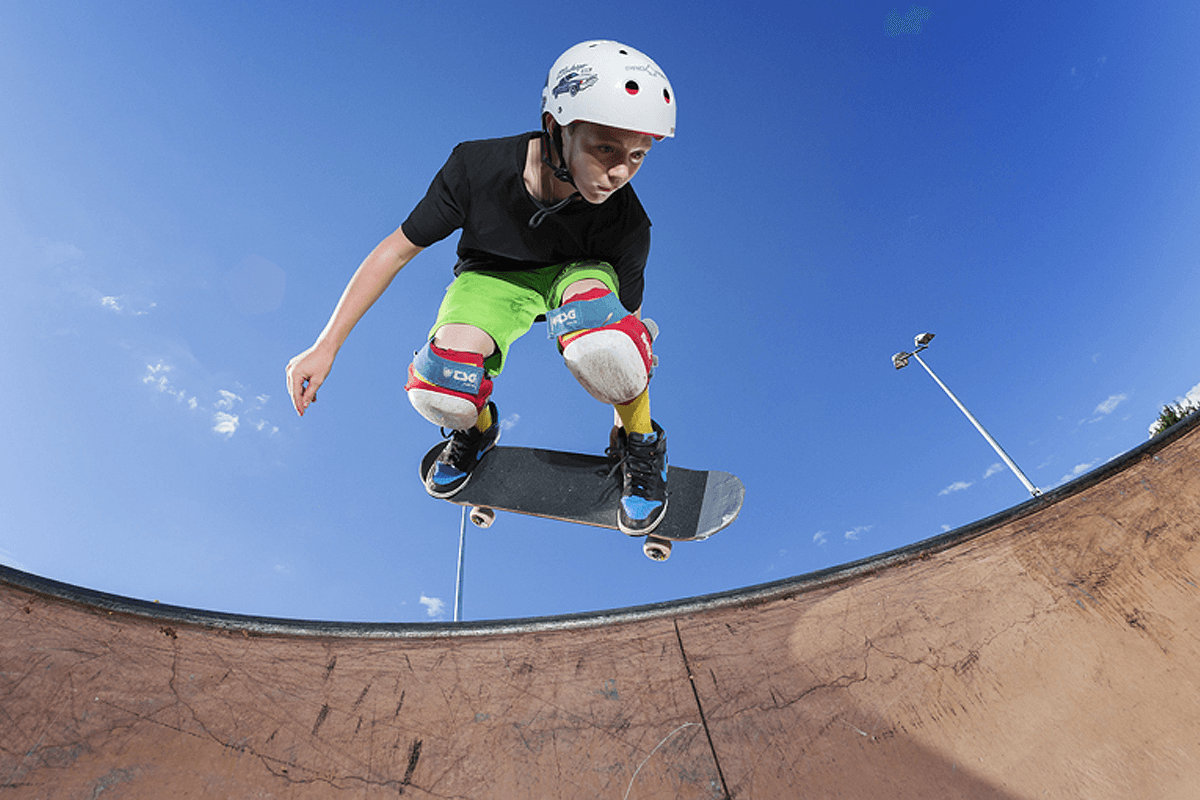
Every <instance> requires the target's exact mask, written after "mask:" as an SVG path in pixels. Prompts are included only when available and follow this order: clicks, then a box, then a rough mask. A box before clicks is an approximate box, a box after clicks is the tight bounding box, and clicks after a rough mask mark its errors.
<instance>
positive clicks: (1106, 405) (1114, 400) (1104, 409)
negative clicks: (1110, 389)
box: [1092, 394, 1129, 416]
mask: <svg viewBox="0 0 1200 800" xmlns="http://www.w3.org/2000/svg"><path fill="white" fill-rule="evenodd" d="M1128 399H1129V395H1127V394H1114V395H1109V398H1108V399H1107V400H1105V401H1104V402H1103V403H1101V404H1100V405H1098V406H1096V410H1095V411H1093V412H1092V413H1093V414H1099V415H1103V416H1107V415H1109V414H1111V413H1112V412H1114V411H1116V410H1117V406H1119V405H1121V403H1124V402H1125V401H1126V400H1128Z"/></svg>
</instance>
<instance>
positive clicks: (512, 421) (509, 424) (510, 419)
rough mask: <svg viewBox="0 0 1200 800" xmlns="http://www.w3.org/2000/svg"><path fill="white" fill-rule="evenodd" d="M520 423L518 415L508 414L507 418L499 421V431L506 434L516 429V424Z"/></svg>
mask: <svg viewBox="0 0 1200 800" xmlns="http://www.w3.org/2000/svg"><path fill="white" fill-rule="evenodd" d="M520 421H521V415H520V414H509V415H508V416H507V417H505V418H504V419H502V420H500V431H501V432H502V433H507V432H508V431H511V430H512V429H513V428H515V427H517V423H518V422H520Z"/></svg>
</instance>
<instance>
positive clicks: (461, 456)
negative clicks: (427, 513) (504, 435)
mask: <svg viewBox="0 0 1200 800" xmlns="http://www.w3.org/2000/svg"><path fill="white" fill-rule="evenodd" d="M488 407H489V408H491V410H492V424H491V426H490V427H489V428H488V429H487V430H486V431H481V430H479V429H478V428H476V427H471V428H468V429H467V430H465V431H451V433H450V441H448V442H446V446H445V447H444V448H442V452H441V453H440V454H438V457H437V460H436V461H434V462H433V466H432V467H430V468H429V474H428V475H426V476H425V490H426V491H427V492H429V493H430V494H431V495H433V496H434V497H440V498H446V497H453V496H454V495H455V494H456V493H457V492H458V491H459V490H460V489H462V488H463V487H464V486H466V485H467V481H468V480H469V479H470V478H471V473H472V472H473V471H474V469H475V467H476V466H478V464H479V462H480V461H481V460H483V457H484V456H485V455H487V452H488V451H489V450H491V449H492V448H493V447H495V446H496V442H497V440H499V439H500V414H499V412H498V411H497V410H496V404H495V403H488Z"/></svg>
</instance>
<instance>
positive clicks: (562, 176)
mask: <svg viewBox="0 0 1200 800" xmlns="http://www.w3.org/2000/svg"><path fill="white" fill-rule="evenodd" d="M552 143H553V147H554V153H555V155H557V156H558V160H559V162H560V164H561V166H555V165H554V163H553V162H551V161H550V147H551V144H552ZM542 163H543V164H545V165H546V166H547V167H549V168H550V171H551V172H553V173H554V177H555V178H558V179H559V180H560V181H562V182H563V183H569V184H571V186H575V179H574V178H572V177H571V170H569V169H567V157H566V156H565V155H563V140H562V127H561V126H560V127H559V128H558V130H557V131H555V132H554V135H553V136H551V135H550V131H549V130H547V129H546V127H545V126H543V127H542Z"/></svg>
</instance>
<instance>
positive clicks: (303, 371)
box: [287, 228, 424, 416]
mask: <svg viewBox="0 0 1200 800" xmlns="http://www.w3.org/2000/svg"><path fill="white" fill-rule="evenodd" d="M422 249H424V248H421V247H418V246H416V245H415V244H413V243H412V242H411V241H409V239H408V237H407V236H405V235H404V232H403V231H402V230H401V229H400V228H397V229H396V230H395V231H394V232H393V233H391V234H390V235H389V236H388V237H387V238H386V239H384V240H383V241H382V242H380V243H379V245H378V246H377V247H376V248H375V249H374V250H372V251H371V254H370V255H369V256H367V257H366V259H365V260H364V261H363V262H362V265H361V266H359V268H358V270H357V271H356V272H355V273H354V277H353V278H351V279H350V283H349V284H347V285H346V290H345V291H344V292H342V298H341V300H339V301H338V304H337V308H335V309H334V310H333V315H332V316H331V317H330V318H329V322H328V323H327V324H326V325H325V329H324V330H323V331H321V335H320V336H318V337H317V341H316V342H315V343H314V344H313V346H312V347H310V348H308V349H307V350H305V351H304V352H303V353H301V354H300V355H298V356H296V357H295V358H293V359H292V360H291V361H289V362H288V365H287V387H288V394H289V395H290V396H291V398H292V405H293V406H294V407H295V409H296V413H297V414H299V415H300V416H304V412H305V411H307V410H308V406H309V405H310V404H311V403H312V402H313V401H314V400H316V398H317V390H318V389H320V388H321V384H322V383H324V382H325V378H326V377H328V375H329V371H330V370H331V369H333V360H334V359H335V358H337V354H338V351H339V350H340V349H341V348H342V344H343V343H344V342H345V341H346V337H347V336H349V335H350V331H351V330H353V329H354V326H355V325H357V324H358V321H359V320H360V319H362V316H363V314H365V313H367V309H369V308H370V307H371V306H372V305H374V303H375V301H376V300H378V299H379V297H380V295H382V294H383V292H384V290H386V289H387V287H388V286H389V285H390V284H391V282H392V280H393V279H394V278H395V277H396V275H397V274H399V272H400V270H401V269H402V268H403V267H404V265H405V264H407V263H408V262H409V261H411V260H412V258H413V256H415V255H416V254H417V253H419V252H421V250H422Z"/></svg>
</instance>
